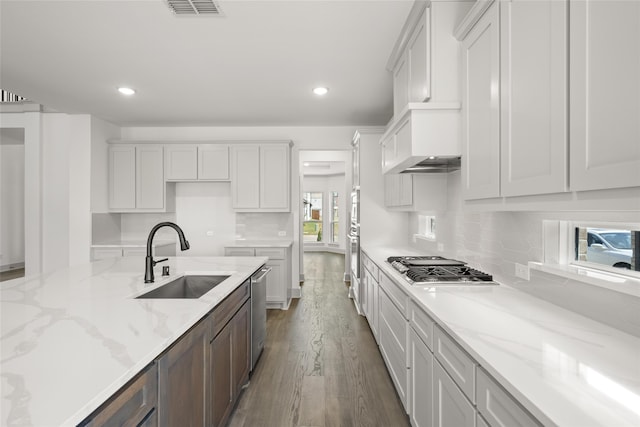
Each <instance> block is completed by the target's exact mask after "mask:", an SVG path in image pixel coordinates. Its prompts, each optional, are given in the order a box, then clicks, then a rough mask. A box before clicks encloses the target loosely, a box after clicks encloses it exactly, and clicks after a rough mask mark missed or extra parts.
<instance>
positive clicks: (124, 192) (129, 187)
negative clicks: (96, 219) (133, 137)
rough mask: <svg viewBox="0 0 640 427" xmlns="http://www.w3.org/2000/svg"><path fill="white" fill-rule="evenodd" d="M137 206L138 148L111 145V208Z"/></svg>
mask: <svg viewBox="0 0 640 427" xmlns="http://www.w3.org/2000/svg"><path fill="white" fill-rule="evenodd" d="M135 207H136V149H135V147H134V146H132V145H122V146H120V145H112V146H110V147H109V208H110V209H135Z"/></svg>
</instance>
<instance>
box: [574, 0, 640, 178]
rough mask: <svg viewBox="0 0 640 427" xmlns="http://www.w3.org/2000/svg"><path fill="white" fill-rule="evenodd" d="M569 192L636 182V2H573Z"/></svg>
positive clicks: (639, 69)
mask: <svg viewBox="0 0 640 427" xmlns="http://www.w3.org/2000/svg"><path fill="white" fill-rule="evenodd" d="M569 28H570V33H569V40H570V44H569V51H570V52H571V54H570V55H571V56H570V58H571V62H570V64H571V66H570V70H571V71H570V80H569V81H570V88H569V93H570V94H571V95H570V96H571V98H570V102H571V108H570V112H571V113H570V123H571V128H570V132H569V134H570V152H571V168H570V170H571V177H570V183H569V185H570V188H571V190H593V189H603V188H619V187H635V186H640V126H638V122H639V120H640V77H639V76H640V2H637V1H625V0H620V1H612V0H609V1H604V0H600V1H593V0H584V1H575V2H571V8H570V18H569Z"/></svg>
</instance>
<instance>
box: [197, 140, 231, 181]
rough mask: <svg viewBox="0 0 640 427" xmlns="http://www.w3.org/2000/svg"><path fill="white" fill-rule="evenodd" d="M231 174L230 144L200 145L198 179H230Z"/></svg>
mask: <svg viewBox="0 0 640 427" xmlns="http://www.w3.org/2000/svg"><path fill="white" fill-rule="evenodd" d="M229 176H230V175H229V146H228V145H226V144H200V145H198V181H228V180H229Z"/></svg>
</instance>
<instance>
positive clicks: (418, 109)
mask: <svg viewBox="0 0 640 427" xmlns="http://www.w3.org/2000/svg"><path fill="white" fill-rule="evenodd" d="M461 133H462V130H461V118H460V104H459V103H456V102H451V103H435V102H420V103H409V104H408V105H407V108H405V109H404V110H403V111H402V113H401V115H400V117H399V118H398V119H397V120H393V121H392V122H391V123H390V124H389V125H388V126H387V130H386V131H385V133H384V135H383V136H382V139H381V140H380V147H381V150H382V172H383V173H384V174H398V173H448V172H452V171H455V170H459V169H460V158H461V152H462V147H461V142H460V141H461Z"/></svg>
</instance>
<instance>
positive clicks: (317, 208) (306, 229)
mask: <svg viewBox="0 0 640 427" xmlns="http://www.w3.org/2000/svg"><path fill="white" fill-rule="evenodd" d="M302 203H303V204H304V220H303V223H302V234H303V239H304V242H322V193H321V192H309V193H303V195H302Z"/></svg>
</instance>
